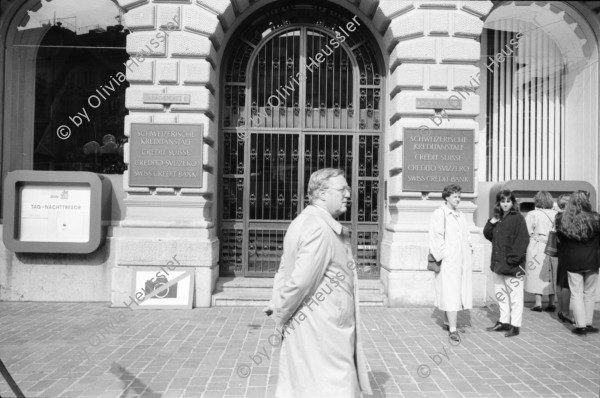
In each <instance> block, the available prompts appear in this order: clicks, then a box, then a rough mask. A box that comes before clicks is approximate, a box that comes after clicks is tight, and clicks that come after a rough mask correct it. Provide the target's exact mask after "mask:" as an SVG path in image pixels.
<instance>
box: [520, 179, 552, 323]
mask: <svg viewBox="0 0 600 398" xmlns="http://www.w3.org/2000/svg"><path fill="white" fill-rule="evenodd" d="M533 201H534V203H535V210H533V211H530V212H529V213H527V216H526V217H525V223H526V224H527V231H528V232H529V245H528V246H527V256H526V258H525V263H526V264H527V267H526V268H525V291H526V292H527V293H533V294H535V305H534V306H533V307H532V308H531V311H536V312H541V311H542V295H548V305H547V306H546V308H544V311H548V312H553V311H554V310H555V309H556V307H555V306H554V293H555V291H554V285H555V281H556V270H557V266H558V264H557V260H556V259H555V258H552V257H550V256H548V255H546V254H545V253H544V250H545V249H546V243H547V242H548V235H549V234H550V231H552V230H553V229H554V218H555V217H556V210H553V209H552V207H553V206H554V199H553V198H552V195H551V194H550V193H549V192H546V191H539V192H537V193H536V194H535V196H534V197H533Z"/></svg>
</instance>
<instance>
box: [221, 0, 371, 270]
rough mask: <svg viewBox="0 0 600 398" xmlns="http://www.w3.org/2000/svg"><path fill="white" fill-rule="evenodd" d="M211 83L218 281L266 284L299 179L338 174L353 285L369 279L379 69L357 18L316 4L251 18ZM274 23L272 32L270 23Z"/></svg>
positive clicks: (301, 190) (302, 182) (294, 210)
mask: <svg viewBox="0 0 600 398" xmlns="http://www.w3.org/2000/svg"><path fill="white" fill-rule="evenodd" d="M250 19H252V20H253V21H254V23H252V24H251V25H250V27H248V28H246V29H244V30H243V34H241V35H239V36H238V40H235V44H234V45H233V46H232V47H231V48H230V49H229V51H228V52H227V54H229V58H228V60H227V61H226V63H225V70H224V71H223V73H222V76H223V78H224V83H223V90H224V91H223V92H224V95H223V103H222V108H221V109H222V112H221V114H222V117H221V131H222V134H221V137H222V141H221V150H220V152H221V153H222V176H221V182H222V184H221V189H222V192H221V194H222V198H223V201H222V208H221V233H220V241H221V258H220V264H221V274H222V275H236V276H242V275H243V276H272V275H274V273H275V272H276V271H277V268H278V267H279V261H280V257H281V252H282V248H283V237H284V235H285V231H286V229H287V227H288V225H289V223H290V222H291V221H292V220H293V219H294V218H295V217H296V216H297V215H298V213H300V212H301V211H302V209H303V208H304V207H305V206H306V205H307V204H308V201H307V198H306V195H305V192H306V187H307V184H308V179H309V177H310V174H311V173H312V172H314V171H315V170H317V169H320V168H323V167H335V168H340V169H343V170H344V171H345V172H346V178H347V180H348V183H349V184H350V185H351V187H352V203H351V206H350V208H349V211H348V212H347V213H346V214H344V215H343V216H342V217H341V218H340V221H341V222H342V224H344V225H345V226H347V227H348V228H350V230H351V231H352V244H353V249H354V252H355V256H356V258H357V261H358V263H359V274H360V275H361V276H362V277H366V278H369V277H371V278H378V277H379V265H378V264H379V259H378V252H379V251H378V244H379V239H378V237H379V234H380V219H381V217H380V215H379V214H380V212H379V208H380V206H381V201H382V195H381V191H380V188H381V186H382V178H383V175H382V173H381V172H380V170H382V160H383V159H382V148H381V144H382V142H383V139H382V134H383V127H382V126H383V125H382V118H383V115H382V107H381V99H382V98H383V97H382V90H383V78H382V70H381V67H380V64H381V62H379V59H378V57H377V56H376V54H375V53H374V51H373V48H376V47H375V46H373V45H372V44H371V40H370V37H369V36H368V35H367V34H366V33H365V32H366V30H365V29H363V28H361V22H360V20H358V19H357V17H356V16H354V17H352V16H351V15H346V14H344V13H343V11H341V10H340V11H334V10H330V9H327V8H324V7H323V6H319V5H310V4H304V5H291V6H286V7H278V8H276V9H273V10H272V11H271V12H268V11H267V12H264V13H261V18H259V19H258V20H254V19H253V18H250ZM273 21H280V22H278V23H275V22H273Z"/></svg>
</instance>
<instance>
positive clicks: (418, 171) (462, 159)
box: [402, 128, 475, 193]
mask: <svg viewBox="0 0 600 398" xmlns="http://www.w3.org/2000/svg"><path fill="white" fill-rule="evenodd" d="M403 147H404V148H403V156H404V166H403V168H402V190H403V191H417V192H441V191H443V189H444V187H445V186H446V185H450V184H458V185H460V186H461V188H462V191H463V192H465V193H473V192H475V191H474V187H475V184H474V177H475V172H474V166H475V131H474V130H460V129H429V128H424V129H416V128H405V129H404V143H403Z"/></svg>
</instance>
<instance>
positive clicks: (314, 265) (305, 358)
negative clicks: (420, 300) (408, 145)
mask: <svg viewBox="0 0 600 398" xmlns="http://www.w3.org/2000/svg"><path fill="white" fill-rule="evenodd" d="M308 195H309V198H310V202H311V205H309V206H307V207H306V208H305V209H304V210H303V211H302V213H301V214H300V215H299V216H298V217H296V219H294V221H293V222H292V223H291V224H290V226H289V228H288V230H287V233H286V235H285V239H284V242H283V256H282V258H281V264H280V266H279V271H278V272H277V274H276V275H275V280H274V285H273V297H272V300H271V303H270V305H269V307H267V309H266V310H265V311H266V312H267V314H269V313H271V311H273V317H274V319H275V322H276V328H277V330H278V331H280V332H282V333H283V334H284V339H283V345H282V349H281V357H280V361H279V378H278V383H277V391H276V393H275V395H276V397H279V398H291V397H306V398H321V397H323V398H335V397H340V398H342V397H343V398H351V397H360V396H361V392H362V393H364V394H371V388H370V385H369V379H368V374H367V363H366V358H365V356H364V353H363V351H362V345H361V343H360V339H359V325H360V321H359V315H358V309H359V306H358V305H359V302H358V277H357V273H356V263H355V261H354V258H353V255H352V250H351V246H350V237H349V234H348V231H347V230H346V229H345V228H343V227H342V225H341V224H340V223H339V222H338V221H336V220H335V219H334V218H335V217H338V216H339V215H341V214H342V213H344V212H345V211H346V209H347V204H348V200H349V199H350V187H348V186H347V185H346V179H345V178H344V172H343V171H342V170H339V169H321V170H317V171H315V172H314V173H313V174H312V175H311V176H310V181H309V183H308Z"/></svg>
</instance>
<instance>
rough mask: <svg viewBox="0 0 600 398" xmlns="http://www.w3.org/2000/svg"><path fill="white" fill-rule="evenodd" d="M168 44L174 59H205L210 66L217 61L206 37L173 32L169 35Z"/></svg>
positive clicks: (215, 54)
mask: <svg viewBox="0 0 600 398" xmlns="http://www.w3.org/2000/svg"><path fill="white" fill-rule="evenodd" d="M169 44H170V46H171V47H170V49H171V55H172V56H174V57H194V58H198V57H200V58H206V59H207V60H209V62H210V63H211V64H215V63H216V61H217V53H216V51H215V49H214V47H213V45H212V43H211V42H210V40H209V39H208V37H204V36H198V35H195V34H193V33H188V32H175V33H171V34H170V35H169Z"/></svg>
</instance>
